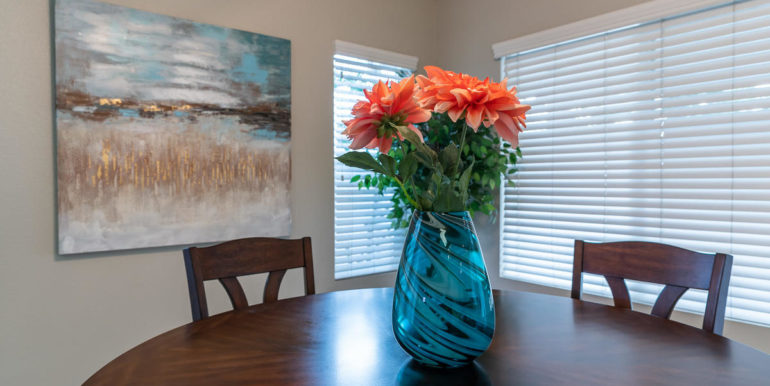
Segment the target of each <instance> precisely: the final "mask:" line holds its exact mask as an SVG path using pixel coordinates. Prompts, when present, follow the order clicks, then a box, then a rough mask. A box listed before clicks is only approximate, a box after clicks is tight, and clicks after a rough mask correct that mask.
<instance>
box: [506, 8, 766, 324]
mask: <svg viewBox="0 0 770 386" xmlns="http://www.w3.org/2000/svg"><path fill="white" fill-rule="evenodd" d="M690 3H692V2H690ZM696 3H698V4H701V5H700V7H703V4H708V5H709V7H708V8H706V9H700V10H687V12H686V13H681V11H683V9H682V8H681V7H680V5H681V4H684V2H682V1H662V2H661V1H653V2H651V3H647V4H642V6H643V7H642V6H638V7H636V8H634V9H629V10H625V11H622V12H621V13H614V14H611V15H612V17H610V18H609V19H607V20H611V22H615V23H616V22H617V20H623V21H624V22H625V23H626V25H627V26H626V27H621V26H620V25H617V24H616V25H614V26H613V28H615V29H613V30H612V31H608V32H603V33H594V34H593V35H591V36H587V37H584V38H575V39H572V40H570V41H566V42H555V41H550V42H547V43H548V44H543V43H544V42H543V41H539V43H538V39H540V38H543V37H545V38H548V36H551V37H553V36H558V35H560V34H561V36H565V34H563V33H564V32H565V31H566V30H567V29H569V28H573V29H574V28H580V26H579V25H577V24H576V25H572V26H569V28H567V29H565V28H562V29H561V31H560V33H553V32H549V33H546V34H544V35H543V36H541V37H540V38H538V37H537V36H530V37H526V38H523V39H521V40H518V41H509V42H504V43H500V44H498V45H496V46H495V47H494V48H495V51H496V55H499V56H501V57H502V61H501V62H502V63H501V66H502V67H501V69H502V70H501V71H502V75H503V76H505V77H508V78H509V79H510V80H511V84H512V85H516V86H517V87H518V89H519V97H520V98H521V99H522V103H527V104H531V105H532V106H533V107H532V110H531V111H530V114H528V116H527V118H528V119H527V126H528V128H527V129H526V130H525V132H524V133H523V134H522V136H521V149H522V151H523V153H524V158H523V160H522V161H521V163H520V164H519V165H518V169H519V172H518V173H517V174H516V175H515V177H514V182H515V187H513V188H505V189H504V191H503V192H504V193H503V194H504V199H503V202H504V207H503V216H502V217H503V220H502V221H501V247H500V274H501V276H503V277H506V278H510V279H515V280H521V281H527V282H533V283H537V284H542V285H548V286H554V287H560V288H564V289H566V288H569V287H570V285H571V271H572V250H573V242H574V240H575V239H584V240H587V241H599V242H606V241H621V240H644V241H654V242H661V243H666V244H672V245H677V246H680V247H683V248H689V249H693V250H699V251H704V252H710V253H713V252H724V253H729V254H732V255H733V256H734V258H735V259H734V263H733V268H732V278H731V281H730V292H729V297H728V303H727V317H728V318H731V319H734V320H741V321H745V322H750V323H756V324H764V325H768V324H770V150H769V149H770V128H769V126H768V122H770V71H768V68H770V1H767V0H757V1H741V2H733V3H729V4H722V5H715V4H712V3H714V2H713V1H712V2H708V1H705V2H704V1H700V2H696ZM640 7H641V8H640ZM671 9H677V10H678V12H679V14H677V15H670V16H666V15H661V14H657V15H654V14H655V12H658V13H661V12H666V10H668V12H671ZM635 13H636V14H643V15H647V20H654V21H653V22H644V23H642V22H639V20H636V21H633V20H631V19H629V18H628V17H627V16H628V15H633V14H635ZM650 15H654V17H649V16H650ZM622 16H623V17H625V19H624V18H623V17H622ZM600 21H601V20H599V18H595V19H592V20H589V22H588V23H587V25H588V27H587V28H588V30H589V31H590V30H591V29H592V28H593V29H595V28H596V27H597V25H600V23H599V22H600ZM618 27H620V28H618ZM557 32H559V31H557ZM591 32H592V33H593V32H597V31H596V30H594V31H591ZM567 35H568V36H570V38H573V37H576V36H574V35H569V34H567ZM552 40H555V39H552ZM535 44H539V45H540V47H538V48H536V47H535V46H534V45H535ZM504 50H508V52H507V53H502V52H501V51H504ZM629 289H630V290H631V292H632V294H631V296H632V300H633V301H635V302H639V303H648V304H651V303H652V301H653V300H654V299H655V297H656V296H657V294H658V292H659V291H660V289H661V286H656V285H650V284H643V283H629ZM584 291H586V292H588V293H593V294H598V295H602V296H610V291H609V288H608V287H607V286H606V284H605V282H604V280H603V278H601V277H599V276H592V275H585V285H584ZM705 298H706V293H705V291H693V290H690V291H688V292H687V293H686V294H685V296H684V297H683V298H682V299H681V300H680V301H679V304H678V309H680V310H685V311H694V312H700V313H702V312H703V310H704V304H705Z"/></svg>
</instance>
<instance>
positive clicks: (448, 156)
mask: <svg viewBox="0 0 770 386" xmlns="http://www.w3.org/2000/svg"><path fill="white" fill-rule="evenodd" d="M458 153H459V150H458V149H457V146H456V145H454V144H450V145H448V146H447V147H445V148H444V149H443V150H441V152H440V153H439V155H438V159H439V162H440V163H441V166H443V168H444V175H446V176H447V177H450V178H451V177H452V176H454V175H455V174H457V167H458V165H457V163H458V161H459V154H458Z"/></svg>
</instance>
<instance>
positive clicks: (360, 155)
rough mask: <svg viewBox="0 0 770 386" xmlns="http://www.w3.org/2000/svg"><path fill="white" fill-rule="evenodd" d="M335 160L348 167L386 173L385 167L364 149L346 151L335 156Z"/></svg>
mask: <svg viewBox="0 0 770 386" xmlns="http://www.w3.org/2000/svg"><path fill="white" fill-rule="evenodd" d="M337 160H338V161H340V162H342V163H343V164H345V165H347V166H350V167H354V168H359V169H364V170H371V171H373V172H375V173H381V174H388V172H387V170H385V168H384V167H382V165H380V163H379V162H377V160H375V159H374V157H372V155H371V154H369V153H368V152H365V151H351V152H347V153H345V154H343V155H341V156H339V157H337Z"/></svg>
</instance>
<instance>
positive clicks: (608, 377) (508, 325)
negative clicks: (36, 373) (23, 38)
mask: <svg viewBox="0 0 770 386" xmlns="http://www.w3.org/2000/svg"><path fill="white" fill-rule="evenodd" d="M493 296H494V302H495V313H496V320H495V324H496V327H495V334H494V338H493V340H492V343H491V345H490V346H489V349H488V350H487V351H485V352H484V353H483V354H482V355H481V356H480V357H479V358H477V359H476V361H474V362H473V363H472V364H471V365H468V366H465V367H461V368H457V369H436V368H428V367H424V366H421V365H419V364H418V363H416V362H415V361H413V360H411V359H410V357H409V355H408V354H407V353H406V352H404V351H403V349H402V348H401V347H400V346H399V344H398V342H397V341H396V339H395V337H394V335H393V330H392V322H391V308H392V302H393V288H369V289H356V290H347V291H338V292H328V293H323V294H317V295H309V296H303V297H296V298H290V299H284V300H280V301H277V302H271V303H263V304H258V305H254V306H250V307H249V308H247V309H241V310H234V311H228V312H224V313H221V314H218V315H214V316H211V317H209V318H206V319H203V320H200V321H197V322H192V323H188V324H185V325H183V326H180V327H178V328H175V329H173V330H170V331H168V332H166V333H163V334H161V335H158V336H156V337H154V338H151V339H149V340H147V341H146V342H144V343H141V344H139V345H138V346H136V347H134V348H133V349H131V350H129V351H127V352H125V353H124V354H122V355H120V356H118V357H117V358H115V359H114V360H112V361H111V362H109V363H108V364H107V365H105V366H104V367H103V368H101V369H100V370H99V371H97V372H96V373H95V374H94V375H93V376H91V377H90V378H89V379H88V380H87V381H86V382H85V384H86V385H123V384H131V385H232V384H237V385H356V386H360V385H363V386H366V385H610V384H611V385H698V386H703V385H720V386H722V385H770V355H768V354H765V353H763V352H760V351H758V350H755V349H753V348H751V347H749V346H746V345H744V344H741V343H738V342H735V341H732V340H730V339H727V338H725V337H722V336H720V335H715V334H712V333H709V332H706V331H704V330H702V329H699V328H695V327H691V326H688V325H685V324H681V323H678V322H675V321H671V320H667V319H663V318H659V317H655V316H651V315H647V314H644V313H641V312H636V311H632V310H628V309H622V308H615V307H611V306H607V305H602V304H597V303H591V302H587V301H582V300H576V299H571V298H567V297H560V296H552V295H544V294H537V293H529V292H518V291H498V290H495V291H493Z"/></svg>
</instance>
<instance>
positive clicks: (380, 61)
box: [333, 42, 417, 279]
mask: <svg viewBox="0 0 770 386" xmlns="http://www.w3.org/2000/svg"><path fill="white" fill-rule="evenodd" d="M336 51H337V54H335V55H334V125H333V127H334V156H335V157H338V156H340V155H342V154H344V153H346V152H348V151H350V149H349V148H348V146H350V140H348V139H347V137H346V136H344V135H342V131H343V130H344V129H345V126H344V125H343V124H342V121H343V120H347V119H350V118H351V115H350V111H351V109H352V108H353V105H354V104H355V103H356V102H357V101H358V100H361V99H364V93H363V90H364V89H371V87H372V86H373V85H374V84H375V83H377V81H379V80H382V81H387V80H400V79H402V78H404V77H406V76H409V75H410V74H411V73H412V71H413V70H414V68H415V66H416V64H417V59H416V58H413V57H407V56H405V55H401V54H394V53H389V52H387V51H382V50H375V49H371V48H368V47H362V46H357V45H352V44H350V43H343V42H337V50H336ZM353 55H356V56H353ZM370 58H371V59H370ZM372 59H377V61H374V60H372ZM399 64H400V65H399ZM407 66H408V67H407ZM372 155H375V151H372ZM367 174H369V175H371V174H372V173H367V172H365V171H363V170H360V169H357V168H351V167H348V166H345V165H343V164H342V163H340V162H339V161H337V160H335V161H334V278H335V279H344V278H348V277H354V276H361V275H368V274H374V273H379V272H387V271H393V270H396V269H397V268H398V263H399V259H400V258H401V250H402V248H403V246H404V234H405V231H404V229H400V230H393V229H392V228H391V220H390V219H388V218H387V215H388V212H389V211H390V208H391V205H392V203H391V201H390V198H391V197H392V194H393V193H392V192H388V191H386V192H385V194H384V195H382V196H381V195H379V194H378V193H377V189H375V188H373V189H366V188H362V189H359V188H358V184H357V183H351V182H350V179H351V177H353V176H355V175H361V176H362V177H364V176H366V175H367Z"/></svg>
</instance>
